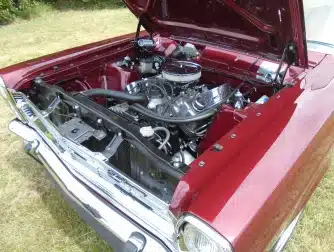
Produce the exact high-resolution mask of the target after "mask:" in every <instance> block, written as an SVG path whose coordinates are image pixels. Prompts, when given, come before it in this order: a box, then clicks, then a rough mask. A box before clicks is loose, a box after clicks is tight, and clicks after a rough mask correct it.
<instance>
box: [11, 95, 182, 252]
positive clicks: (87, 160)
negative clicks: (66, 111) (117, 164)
mask: <svg viewBox="0 0 334 252" xmlns="http://www.w3.org/2000/svg"><path fill="white" fill-rule="evenodd" d="M14 95H15V96H19V97H21V98H20V99H19V102H18V103H17V104H16V108H18V110H19V111H21V113H22V114H23V115H24V119H25V121H26V122H27V124H28V125H29V126H30V127H31V128H33V129H34V130H36V132H37V133H38V135H39V136H40V138H41V139H43V141H45V142H46V143H47V145H48V146H49V147H50V148H51V149H52V151H53V152H54V153H55V154H56V155H57V156H58V157H59V158H60V159H61V160H62V161H63V162H64V164H65V165H66V166H67V167H68V168H69V169H70V170H71V173H72V174H73V175H74V176H75V177H77V178H78V179H79V180H80V181H83V182H84V183H85V184H86V185H87V186H89V187H90V188H92V189H93V190H95V191H96V192H97V193H98V194H99V195H101V196H102V197H104V198H105V199H106V200H107V201H109V202H110V203H111V204H112V205H113V206H115V207H116V208H118V209H120V210H121V211H122V212H123V213H125V214H126V215H127V216H129V217H130V218H131V219H133V220H134V221H135V222H136V223H138V224H139V225H140V226H142V227H145V229H147V230H148V231H149V232H150V233H152V234H154V235H157V237H159V239H161V240H162V241H163V242H164V243H165V244H166V246H168V247H169V248H171V250H173V251H177V245H176V242H175V241H176V238H175V233H174V223H173V221H172V219H171V217H170V215H169V209H168V204H167V203H165V202H164V201H162V200H160V199H159V198H157V197H156V196H154V195H152V194H151V193H150V192H148V191H146V190H145V189H143V188H142V187H140V185H138V184H137V183H135V182H134V181H132V180H130V179H129V178H127V177H126V176H125V175H123V174H122V173H120V172H119V171H118V170H117V169H116V168H114V167H112V166H111V165H109V164H107V163H106V158H105V157H104V156H103V155H102V154H101V153H93V152H91V151H90V150H88V149H86V148H85V147H83V146H81V145H79V144H77V143H75V142H72V141H71V140H69V139H67V138H65V137H63V136H62V135H61V133H60V132H59V131H58V130H57V129H56V128H55V127H54V126H53V124H52V123H51V122H50V121H49V120H48V118H46V117H44V115H43V111H40V110H39V109H38V108H36V107H35V105H34V104H33V103H32V102H31V101H29V100H28V99H27V97H26V96H25V95H24V94H23V93H20V92H15V93H14ZM22 108H25V110H24V111H23V110H21V109H22ZM27 108H29V109H28V110H27ZM27 111H28V112H30V111H32V112H33V116H31V113H28V114H25V113H24V112H27ZM21 137H22V138H24V139H25V135H24V134H23V135H21ZM33 140H34V139H31V140H27V141H33ZM46 158H47V157H46ZM108 171H109V172H110V171H112V174H113V176H112V177H110V176H109V175H108ZM122 190H123V191H124V190H125V191H128V192H129V195H126V194H124V193H123V192H122ZM136 198H140V200H139V201H138V200H135V199H136ZM142 202H143V203H145V204H142ZM147 206H150V208H148V207H147Z"/></svg>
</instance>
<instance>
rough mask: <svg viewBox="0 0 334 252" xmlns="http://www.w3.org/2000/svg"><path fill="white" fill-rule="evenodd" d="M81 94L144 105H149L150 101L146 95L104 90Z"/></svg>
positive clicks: (97, 89)
mask: <svg viewBox="0 0 334 252" xmlns="http://www.w3.org/2000/svg"><path fill="white" fill-rule="evenodd" d="M81 94H83V95H86V96H104V97H111V98H114V99H117V100H122V101H127V102H130V103H141V104H144V105H146V104H148V99H147V97H146V96H145V95H132V94H127V93H125V92H121V91H115V90H109V89H103V88H94V89H89V90H86V91H82V92H81Z"/></svg>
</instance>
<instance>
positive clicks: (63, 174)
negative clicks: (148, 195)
mask: <svg viewBox="0 0 334 252" xmlns="http://www.w3.org/2000/svg"><path fill="white" fill-rule="evenodd" d="M9 129H10V130H11V131H12V132H14V133H15V134H17V135H18V136H20V137H22V138H23V139H24V141H26V142H30V143H33V142H34V143H38V145H37V146H36V148H34V151H33V153H32V154H33V155H35V156H36V157H38V159H39V160H41V162H42V163H43V164H44V165H45V167H46V169H48V171H49V172H50V174H51V175H53V177H54V179H55V180H56V181H57V183H58V185H59V186H60V187H61V188H62V190H63V191H64V192H66V193H67V194H68V196H70V197H71V200H74V201H75V203H76V204H78V205H79V206H80V207H82V208H84V209H85V210H86V211H87V212H90V213H91V216H93V217H94V221H95V222H97V223H99V224H100V225H102V226H103V227H105V228H106V229H107V230H108V231H109V232H110V233H109V235H114V236H115V238H117V239H119V240H120V241H121V242H122V243H123V244H125V243H126V242H127V241H130V242H132V241H133V238H132V236H133V234H134V233H139V234H141V235H142V236H144V237H145V241H146V243H145V246H144V248H142V246H143V245H142V244H139V243H138V246H139V249H143V250H142V251H143V252H155V251H157V252H160V251H161V252H167V251H176V250H173V249H172V250H168V249H167V248H165V247H164V246H163V245H162V244H160V243H159V242H158V241H157V240H156V239H155V238H153V237H152V236H151V235H150V234H148V233H147V232H145V231H144V230H142V229H140V228H139V227H137V226H136V225H135V224H134V223H132V222H131V221H129V220H128V219H126V218H125V217H123V216H122V215H121V214H120V213H118V212H116V211H115V210H113V209H112V208H111V207H110V206H108V205H107V204H106V203H105V202H104V201H102V200H100V199H98V198H97V197H96V196H95V195H94V194H93V193H92V192H91V191H89V190H88V189H87V188H86V187H85V186H84V185H83V184H82V183H80V182H79V181H78V180H77V179H76V178H75V177H74V176H73V175H72V174H71V173H70V172H69V170H68V168H69V169H70V168H71V167H66V166H65V165H64V164H63V162H61V161H60V159H59V158H58V156H57V154H55V153H54V152H53V151H52V150H51V149H50V148H49V146H48V145H47V144H46V143H45V142H44V140H43V139H42V138H41V136H40V135H39V134H38V133H37V132H36V131H35V130H34V129H32V128H30V127H28V126H27V125H25V124H23V123H21V122H19V121H18V120H13V121H12V122H10V123H9ZM54 175H55V176H54ZM133 244H134V243H133ZM111 245H112V244H111Z"/></svg>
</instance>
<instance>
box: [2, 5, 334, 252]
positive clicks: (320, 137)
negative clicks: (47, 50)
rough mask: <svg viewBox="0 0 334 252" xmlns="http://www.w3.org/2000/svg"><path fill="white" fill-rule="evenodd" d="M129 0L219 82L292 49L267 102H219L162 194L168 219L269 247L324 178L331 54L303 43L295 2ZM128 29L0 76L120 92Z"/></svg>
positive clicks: (245, 244) (165, 40) (333, 88)
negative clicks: (280, 84) (192, 153)
mask: <svg viewBox="0 0 334 252" xmlns="http://www.w3.org/2000/svg"><path fill="white" fill-rule="evenodd" d="M125 3H126V4H127V6H128V7H129V9H130V10H131V11H132V12H133V13H134V14H135V15H136V16H137V17H140V21H141V24H142V25H143V26H144V27H145V29H146V30H147V32H149V33H151V34H152V36H153V38H154V40H155V41H156V42H157V41H160V42H159V43H161V44H160V46H163V47H164V48H168V47H169V46H170V45H173V43H175V41H177V42H178V43H179V42H180V43H181V42H182V43H192V44H194V45H195V46H196V48H198V50H199V52H200V53H199V55H198V56H197V57H196V58H195V59H193V61H194V62H196V63H198V64H200V65H201V66H202V68H203V70H206V72H204V71H203V72H202V77H201V78H203V79H204V80H210V82H212V83H214V82H215V81H220V82H221V81H222V79H223V80H224V81H227V82H230V83H234V84H233V85H234V86H236V85H238V83H239V82H238V81H237V80H239V81H240V80H243V78H244V76H247V78H248V80H252V81H256V80H257V75H258V73H259V69H260V68H261V67H262V65H263V64H264V63H266V62H271V63H272V64H276V67H278V66H279V63H280V62H281V59H282V61H283V62H284V63H283V65H285V66H287V64H288V62H289V61H290V60H291V58H293V62H292V63H293V65H292V66H289V67H288V68H287V70H286V71H287V72H286V75H285V78H284V83H285V86H286V87H285V88H282V89H280V90H278V91H277V92H273V93H271V91H270V90H269V89H268V87H259V89H260V90H262V89H263V90H264V91H263V92H264V93H267V94H268V96H270V99H269V100H268V102H267V103H265V104H256V103H253V104H251V105H249V106H247V107H246V108H244V109H242V110H237V109H235V108H233V107H231V106H229V105H222V106H221V108H220V109H219V111H218V112H217V113H216V114H215V116H214V118H213V119H212V121H211V125H210V127H209V128H208V130H207V132H206V135H205V137H204V138H203V139H202V140H201V142H200V144H199V146H198V157H197V158H196V159H195V160H194V161H193V162H192V163H191V164H190V165H189V168H188V169H187V171H186V173H185V174H184V176H183V177H182V178H181V179H180V180H179V182H178V184H177V187H176V189H175V190H174V194H173V197H172V199H171V201H170V202H169V210H170V212H171V213H172V215H173V218H175V219H178V218H181V217H182V216H184V214H185V213H187V214H191V215H193V216H196V217H198V218H199V219H200V220H201V221H203V222H204V223H206V224H207V225H209V226H210V227H211V228H212V229H213V230H215V231H216V232H218V233H219V234H220V235H221V236H222V237H224V238H225V239H226V240H227V241H228V242H229V243H230V244H231V245H232V247H233V249H234V251H264V250H266V249H268V248H269V247H268V246H269V245H270V244H271V243H273V242H275V241H276V240H275V237H277V236H278V235H279V234H280V232H281V231H282V230H284V228H285V227H287V225H288V224H289V223H290V221H291V220H293V219H294V218H295V217H296V216H298V214H299V213H300V212H301V211H302V209H303V208H304V206H305V204H306V203H307V201H308V200H309V198H310V196H311V195H312V192H313V191H314V189H315V188H316V186H317V185H318V183H319V181H320V180H321V179H322V177H323V176H324V174H325V172H326V170H327V169H328V167H329V164H330V161H329V157H330V156H329V153H330V149H331V147H332V145H333V142H334V121H333V119H334V117H333V108H334V99H333V93H334V80H333V78H334V72H333V69H334V57H333V56H332V55H326V54H323V53H317V52H311V51H308V52H307V50H306V47H307V46H306V38H305V28H304V18H303V4H302V1H301V0H280V1H265V0H256V1H243V0H240V1H232V0H217V1H174V0H168V1H167V0H166V1H152V0H126V1H125ZM188 8H189V9H188ZM185 9H187V10H189V11H185ZM209 13H211V14H209ZM147 32H141V33H140V37H145V36H147V35H148V33H147ZM134 36H135V35H134V34H130V35H125V36H121V37H117V38H113V39H108V40H105V41H101V42H97V43H93V44H89V45H85V46H81V47H77V48H73V49H69V50H66V51H63V52H59V53H55V54H52V55H48V56H44V57H41V58H38V59H35V60H30V61H27V62H23V63H20V64H17V65H14V66H10V67H7V68H5V69H2V70H0V76H1V78H2V79H3V82H4V83H5V84H6V86H7V88H8V89H10V90H16V91H22V92H25V90H29V89H31V82H33V81H34V80H35V79H36V77H42V78H43V80H44V81H45V82H47V83H51V84H54V83H59V82H60V81H62V80H70V79H71V78H72V79H73V78H77V79H76V80H75V81H72V82H68V83H67V84H68V85H67V86H66V87H65V89H66V91H67V92H71V91H72V92H73V91H79V92H83V91H85V90H89V89H94V88H104V89H111V90H120V91H122V90H124V88H125V86H126V85H127V84H129V83H131V82H133V81H136V80H137V79H139V76H138V73H137V72H136V71H132V70H129V71H124V69H122V68H121V67H119V66H118V65H117V64H115V62H116V60H118V59H119V58H121V57H123V56H124V55H132V54H133V48H134V45H133V39H134ZM155 50H156V51H157V52H158V51H159V47H158V46H156V48H155ZM289 52H290V54H289ZM283 55H285V57H283ZM291 61H292V60H291ZM212 69H213V70H214V71H210V70H212ZM101 72H103V73H102V74H101ZM217 73H220V75H219V76H220V77H219V76H217ZM103 76H105V77H106V79H107V81H106V82H103V81H101V77H103ZM222 76H223V77H222ZM255 96H256V94H255ZM256 98H258V97H256ZM144 228H145V227H144ZM165 245H166V244H165ZM111 246H113V244H111ZM166 246H167V247H168V245H166ZM122 249H124V251H127V250H125V248H122ZM169 249H170V250H171V248H169ZM128 251H131V250H128ZM133 251H135V250H133ZM147 251H149V250H148V249H147ZM151 251H154V250H151ZM157 251H158V250H157ZM222 251H224V250H222ZM226 251H227V250H226ZM274 251H279V250H274Z"/></svg>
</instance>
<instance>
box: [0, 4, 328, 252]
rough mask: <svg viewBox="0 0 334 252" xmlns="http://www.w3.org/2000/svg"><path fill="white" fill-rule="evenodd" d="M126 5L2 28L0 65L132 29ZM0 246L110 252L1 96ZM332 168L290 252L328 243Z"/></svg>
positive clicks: (323, 251) (321, 251)
mask: <svg viewBox="0 0 334 252" xmlns="http://www.w3.org/2000/svg"><path fill="white" fill-rule="evenodd" d="M135 27H136V20H135V19H134V18H133V17H132V15H131V14H130V13H129V12H128V11H127V10H126V9H109V10H90V11H65V12H60V11H54V10H53V11H47V12H44V14H43V15H42V16H40V17H37V18H35V19H32V20H30V21H22V20H20V21H16V22H14V23H13V24H11V25H8V26H5V27H2V28H0V48H1V54H0V67H4V66H8V65H11V64H14V63H17V62H20V61H23V60H27V59H30V58H34V57H38V56H41V55H44V54H48V53H52V52H55V51H59V50H62V49H66V48H70V47H73V46H77V45H81V44H86V43H89V42H93V41H98V40H101V39H104V38H108V37H113V36H116V35H120V34H123V33H127V32H133V31H135ZM0 108H1V117H0V206H1V207H0V230H1V231H0V251H22V252H23V251H24V252H30V251H31V252H44V251H71V252H79V251H80V252H90V251H111V250H110V249H109V248H108V246H107V245H106V244H105V242H103V241H102V240H101V239H100V238H99V237H98V236H97V234H96V233H95V232H94V231H93V230H92V229H91V228H90V227H88V226H87V225H86V224H85V223H84V222H83V221H82V220H80V218H79V217H78V215H77V214H76V213H75V212H74V211H73V210H72V209H71V208H70V207H69V206H68V205H67V204H66V203H65V202H64V200H63V199H62V197H61V196H60V195H59V194H58V192H57V191H56V190H55V189H54V188H53V186H52V184H51V182H49V180H48V179H47V177H46V175H45V173H44V169H43V167H42V166H41V165H40V164H38V163H37V162H35V161H34V160H32V159H31V158H30V157H28V156H27V155H26V154H24V153H23V151H22V143H21V140H20V139H19V138H18V137H16V136H14V135H13V134H11V133H10V132H9V131H8V129H7V123H8V122H9V120H10V119H11V118H12V114H11V112H10V111H9V109H8V108H7V107H6V106H4V103H3V101H2V100H1V99H0ZM333 220H334V169H333V168H332V169H331V170H330V171H329V172H328V173H327V175H326V177H325V179H324V180H323V181H322V182H321V185H320V186H319V187H318V189H317V190H316V192H315V194H314V195H313V197H312V200H311V202H310V203H309V204H308V206H307V208H306V211H305V214H304V216H303V218H302V221H301V223H300V225H299V226H298V229H297V233H296V235H295V236H294V238H293V240H292V242H291V243H290V244H289V247H288V251H289V252H292V251H294V252H305V251H315V252H330V251H333V248H334V239H333V237H334V225H333Z"/></svg>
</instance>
